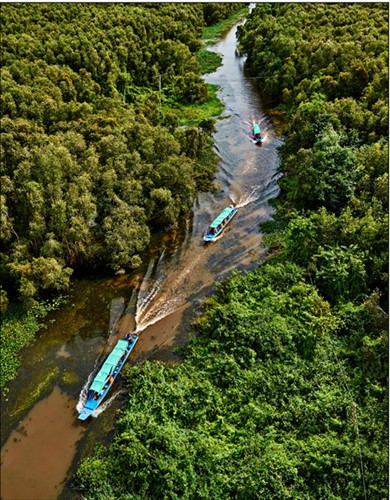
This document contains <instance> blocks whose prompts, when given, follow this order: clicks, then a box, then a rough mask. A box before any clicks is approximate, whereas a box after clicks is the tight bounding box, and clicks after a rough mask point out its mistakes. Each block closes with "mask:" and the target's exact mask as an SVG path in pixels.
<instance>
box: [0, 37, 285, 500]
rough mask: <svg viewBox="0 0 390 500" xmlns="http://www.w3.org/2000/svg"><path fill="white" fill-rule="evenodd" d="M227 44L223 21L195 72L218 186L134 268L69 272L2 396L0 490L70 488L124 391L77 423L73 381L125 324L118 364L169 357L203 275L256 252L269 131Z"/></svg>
mask: <svg viewBox="0 0 390 500" xmlns="http://www.w3.org/2000/svg"><path fill="white" fill-rule="evenodd" d="M235 47H236V28H233V29H232V30H230V31H229V32H228V33H227V34H226V36H225V37H224V38H223V39H222V40H221V41H220V42H219V43H217V44H216V45H215V46H213V47H212V49H211V50H214V51H216V52H218V53H220V54H221V55H222V56H223V65H222V66H221V67H220V68H219V69H218V70H217V71H216V72H215V73H213V74H210V75H207V78H206V79H207V82H209V83H214V84H217V85H218V86H219V88H220V90H219V98H220V99H221V100H222V101H223V102H224V103H225V111H224V114H223V116H222V119H221V120H218V123H217V129H218V131H217V132H216V133H215V136H214V139H215V144H216V150H217V151H218V154H219V156H220V168H219V170H218V174H217V176H216V182H217V183H218V185H219V186H220V191H219V192H217V193H210V192H209V193H200V194H199V195H198V197H197V199H196V200H195V202H194V205H193V208H192V210H191V211H190V213H189V214H188V215H187V216H186V217H185V218H183V220H182V222H181V224H180V225H179V228H178V229H177V230H175V231H173V232H171V233H170V234H164V235H157V236H156V237H155V238H154V239H153V244H152V245H151V249H150V251H149V253H148V255H147V258H145V259H144V260H145V266H144V268H142V269H141V270H140V271H138V272H136V273H133V274H131V275H122V276H115V277H112V278H90V279H78V280H75V281H74V282H73V284H72V290H71V292H70V297H69V301H68V303H67V304H66V305H65V306H63V307H62V308H61V309H60V310H58V311H55V312H53V313H51V314H50V315H49V316H48V318H47V319H46V322H45V329H43V330H42V331H41V333H40V335H39V336H38V337H37V338H36V340H35V341H34V342H33V343H32V344H31V345H30V346H28V348H27V349H26V350H25V352H24V356H23V361H22V367H21V368H20V370H19V373H18V376H17V377H16V378H15V380H13V381H12V382H11V383H10V384H9V392H8V396H3V399H2V409H1V424H2V500H11V499H12V500H16V499H18V498H22V499H23V500H29V499H31V500H33V499H34V500H38V499H44V500H49V499H52V498H64V499H69V498H72V497H73V498H76V497H75V495H74V493H73V492H72V490H70V489H69V488H68V486H67V485H66V483H65V481H66V479H67V478H69V477H70V476H71V473H72V471H73V470H74V468H75V466H76V464H77V462H78V461H79V460H80V459H81V458H83V457H84V456H86V455H88V454H89V453H90V452H91V451H92V449H93V447H94V445H95V443H96V442H98V441H101V442H105V441H106V440H107V439H109V437H110V432H111V431H112V429H113V426H114V423H115V419H116V415H117V410H118V409H119V408H120V407H121V404H122V402H123V398H125V391H124V389H123V388H121V381H120V377H119V379H118V384H117V385H116V387H115V388H114V389H113V392H112V393H111V394H109V397H108V399H107V402H106V403H107V404H104V406H103V410H105V411H101V412H100V414H99V415H98V417H97V418H94V419H91V420H90V421H89V422H88V423H87V425H85V426H83V425H81V424H80V423H78V421H77V412H76V405H77V403H78V402H79V399H80V397H81V392H82V388H83V387H84V388H86V385H85V384H86V381H87V380H88V379H90V380H91V379H92V376H93V373H94V372H95V371H96V370H97V369H98V368H99V366H100V363H101V362H102V360H103V359H104V357H105V356H106V355H107V354H108V352H110V349H111V348H112V346H113V345H114V344H115V342H116V340H117V339H119V338H121V337H122V336H124V335H125V333H127V331H129V330H134V329H136V330H137V331H138V332H139V333H140V338H139V341H138V343H137V344H136V346H135V348H134V350H133V352H132V354H131V356H130V358H129V361H128V364H129V365H132V364H136V363H141V362H143V361H144V360H145V359H151V360H162V361H177V360H178V358H177V356H176V355H175V354H173V352H172V351H173V349H174V348H175V347H177V346H181V345H183V344H185V343H186V342H187V341H188V338H189V336H190V333H189V332H190V325H191V321H192V320H193V319H194V317H195V316H196V314H197V312H198V311H199V309H200V304H201V301H202V299H204V298H205V297H206V296H207V295H209V294H210V293H211V292H212V290H213V289H214V285H215V282H216V281H218V280H221V279H224V278H225V277H226V276H227V275H228V274H229V273H230V272H231V271H232V270H233V269H240V270H248V269H252V268H254V267H256V266H258V265H259V263H261V262H262V259H263V257H264V251H263V250H262V248H261V238H262V236H261V233H260V232H259V223H261V222H263V221H265V220H267V219H269V218H270V217H271V216H272V213H273V210H272V208H271V207H270V205H269V204H268V200H269V199H270V198H274V197H276V196H277V194H278V188H277V185H276V180H277V175H278V174H277V168H278V154H277V149H278V146H279V145H280V139H279V138H278V136H277V134H276V133H275V131H274V130H273V129H272V127H271V123H270V120H269V119H268V117H267V115H266V114H265V113H264V112H263V111H262V103H261V100H260V97H259V94H258V93H257V91H256V89H255V87H254V82H253V79H251V78H246V76H245V72H244V69H245V59H244V58H241V57H237V56H236V55H235ZM254 116H255V117H257V118H258V119H259V120H261V122H262V124H263V125H262V127H263V129H264V132H265V133H266V135H267V140H266V141H265V142H264V144H262V145H261V147H257V146H255V145H254V144H252V143H251V140H250V128H249V122H250V120H251V117H254ZM232 201H233V202H234V203H235V204H236V205H237V206H238V207H239V210H238V212H237V215H236V216H235V218H234V219H233V221H232V222H231V224H230V225H229V227H228V229H227V230H226V231H225V232H224V234H223V237H222V238H220V239H219V240H218V241H216V242H215V243H212V244H209V245H203V243H202V236H203V233H204V231H205V229H206V228H207V226H208V225H209V224H210V222H211V221H212V220H213V219H214V218H215V217H216V216H217V215H218V213H219V212H220V211H221V210H222V209H223V208H225V207H226V206H228V205H230V203H231V202H232ZM64 485H65V486H64Z"/></svg>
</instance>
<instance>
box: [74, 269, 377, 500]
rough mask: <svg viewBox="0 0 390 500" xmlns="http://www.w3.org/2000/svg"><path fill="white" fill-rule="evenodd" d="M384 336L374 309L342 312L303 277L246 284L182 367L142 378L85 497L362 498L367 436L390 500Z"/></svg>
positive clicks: (91, 464) (281, 275) (137, 377)
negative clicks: (373, 319) (362, 475)
mask: <svg viewBox="0 0 390 500" xmlns="http://www.w3.org/2000/svg"><path fill="white" fill-rule="evenodd" d="M371 309H373V310H375V311H376V312H377V314H378V321H377V322H376V323H375V324H373V323H372V320H371V313H370V310H371ZM385 326H386V322H385V321H383V315H382V314H381V313H380V309H379V308H378V306H377V304H375V302H369V301H368V302H366V303H364V304H362V305H361V306H356V308H355V309H351V307H350V308H349V310H348V317H347V316H346V314H345V312H344V311H340V312H339V313H336V312H332V310H331V308H330V306H329V304H328V303H327V302H326V301H324V300H323V299H322V298H321V297H320V296H319V295H318V292H317V290H316V289H315V287H313V286H311V285H308V284H307V283H306V282H305V280H304V270H303V269H301V268H299V267H298V266H296V265H293V264H290V265H288V264H286V265H282V264H277V263H272V262H270V263H269V264H267V265H265V266H264V268H260V269H259V270H258V271H256V272H253V273H250V274H248V275H247V276H245V277H240V276H238V275H236V276H235V277H233V278H232V279H231V280H230V281H229V283H228V284H227V285H226V286H224V287H221V289H220V290H219V292H218V294H217V295H216V296H215V297H214V298H213V299H212V301H211V303H210V304H209V311H208V312H207V314H206V315H205V316H204V317H203V318H202V320H201V322H200V326H199V329H200V336H199V337H197V338H195V339H193V341H192V342H191V343H190V345H189V346H188V347H187V350H186V357H187V359H186V360H185V362H184V363H183V364H181V365H179V366H174V367H170V368H168V367H164V366H163V365H160V364H157V363H154V364H153V363H145V364H144V365H143V366H142V367H141V368H133V369H131V371H130V370H129V401H128V406H127V409H126V411H124V412H123V414H122V417H121V418H120V420H119V422H118V425H117V430H116V435H115V438H114V440H113V442H112V443H111V445H110V447H109V448H108V449H107V448H106V447H100V448H99V449H98V451H97V453H96V454H95V455H94V456H93V457H91V458H88V459H86V460H85V461H84V462H83V463H82V465H81V468H80V469H79V472H78V485H79V487H81V488H85V495H86V498H90V499H92V498H116V499H125V498H126V499H130V498H243V499H244V498H245V499H246V498H272V499H273V498H280V499H285V498H297V499H298V498H299V499H300V498H329V499H332V498H333V499H336V498H338V499H344V498H362V484H361V478H360V455H359V439H358V436H357V423H358V425H359V431H360V439H361V443H360V444H361V445H362V454H363V461H364V466H365V481H366V487H367V491H368V493H369V497H370V498H384V497H385V496H386V488H387V479H386V463H387V455H386V447H385V446H384V441H383V438H384V436H385V435H386V427H387V424H386V414H387V405H386V404H385V402H383V401H381V400H382V398H383V396H384V395H385V392H386V391H385V388H384V386H383V383H384V379H385V377H386V372H385V371H382V369H383V370H384V369H385V359H386V342H385V341H384V338H385V337H384V332H383V329H384V328H385ZM353 330H355V331H354V335H353V336H350V335H349V333H350V332H351V331H353ZM359 345H360V346H361V347H360V349H356V347H357V346H359ZM344 351H346V352H348V353H349V358H347V357H345V356H343V358H342V359H343V360H342V362H341V361H340V358H341V355H342V353H343V352H344ZM362 357H363V359H362ZM379 359H380V360H381V362H379ZM362 361H363V362H364V364H365V370H366V371H367V374H369V376H367V378H366V379H364V378H362V373H361V362H362ZM345 384H348V389H349V391H351V394H352V398H354V400H355V401H357V405H358V406H357V407H355V406H354V404H355V403H354V402H353V401H352V400H351V394H349V392H348V391H347V390H346V387H345ZM362 389H364V390H362ZM357 413H358V417H357V416H356V414H357ZM356 418H358V422H357V421H356ZM104 495H106V496H104Z"/></svg>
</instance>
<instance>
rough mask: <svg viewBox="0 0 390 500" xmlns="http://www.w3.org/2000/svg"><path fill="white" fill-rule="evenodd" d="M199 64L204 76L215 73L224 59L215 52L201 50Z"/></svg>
mask: <svg viewBox="0 0 390 500" xmlns="http://www.w3.org/2000/svg"><path fill="white" fill-rule="evenodd" d="M198 62H199V67H200V71H201V73H202V75H206V74H207V73H214V71H216V70H217V69H218V68H219V67H220V66H221V65H222V57H221V56H220V55H219V54H216V53H215V52H211V51H210V50H207V49H201V50H200V51H199V54H198Z"/></svg>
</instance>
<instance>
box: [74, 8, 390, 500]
mask: <svg viewBox="0 0 390 500" xmlns="http://www.w3.org/2000/svg"><path fill="white" fill-rule="evenodd" d="M239 32H240V33H239V37H240V38H239V43H240V48H241V49H242V51H243V52H244V53H246V54H247V56H248V61H249V63H250V64H251V65H252V68H253V70H254V72H255V73H256V74H257V76H258V81H259V84H260V85H261V90H262V92H264V94H266V95H267V96H268V100H269V102H273V104H274V105H275V106H276V109H279V110H280V112H283V113H284V114H285V116H286V122H287V126H286V128H285V131H284V144H283V146H282V148H281V151H280V154H281V165H280V170H281V172H283V177H282V178H281V179H280V181H279V184H280V187H281V195H280V197H279V198H278V199H277V200H275V201H274V204H275V207H276V209H277V211H276V214H275V217H274V220H273V221H270V222H267V223H266V224H263V225H262V231H264V232H265V233H266V237H265V245H266V246H267V248H268V249H269V257H268V259H267V260H266V262H265V263H264V265H262V266H261V267H259V268H258V269H257V270H255V271H252V272H248V273H245V274H240V273H238V272H233V273H232V275H231V277H230V279H229V280H228V281H227V282H226V283H225V284H223V285H220V286H219V287H218V289H217V292H216V293H215V295H214V296H213V297H211V298H210V299H209V300H208V301H207V302H206V304H205V310H204V313H203V315H202V316H201V317H200V318H199V320H198V323H197V325H196V335H195V336H194V337H193V339H191V340H190V342H189V343H188V344H187V345H186V346H185V347H184V348H183V349H182V350H181V355H182V357H183V363H181V364H178V365H175V366H165V365H163V364H162V363H157V362H148V361H146V362H145V363H143V364H142V366H139V367H135V368H134V367H132V368H131V369H128V367H125V370H124V371H125V373H126V375H127V378H128V385H129V396H128V398H129V399H128V402H127V405H126V406H125V408H124V409H123V410H122V411H121V414H120V418H119V420H118V423H117V426H116V429H115V435H114V437H113V439H112V441H111V443H110V445H109V446H108V447H105V446H102V445H97V446H96V449H95V451H94V453H93V454H92V455H91V456H90V457H88V458H85V459H84V460H82V462H81V464H80V467H79V469H78V472H77V473H76V476H75V486H76V487H77V488H78V490H79V491H81V492H82V494H83V495H84V498H86V499H92V498H132V496H133V492H134V494H136V495H137V498H148V499H149V498H163V497H164V498H195V497H196V498H294V499H300V498H327V499H333V500H336V499H337V500H338V499H343V498H386V497H387V496H388V479H389V476H388V446H387V444H388V274H387V273H388V9H387V6H386V5H383V4H302V3H300V4H258V5H257V7H256V8H255V9H254V11H253V13H252V14H251V15H250V16H249V17H248V21H247V22H246V24H245V25H244V26H243V27H242V28H240V29H239ZM302 77H303V78H302ZM124 471H125V473H124Z"/></svg>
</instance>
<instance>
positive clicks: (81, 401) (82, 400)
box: [76, 363, 96, 413]
mask: <svg viewBox="0 0 390 500" xmlns="http://www.w3.org/2000/svg"><path fill="white" fill-rule="evenodd" d="M95 372H96V363H95V367H94V369H93V371H92V372H91V373H90V374H89V375H88V379H87V381H86V382H85V384H84V385H83V387H82V389H81V391H80V396H79V400H78V401H77V404H76V410H77V412H78V413H81V411H82V409H83V408H84V405H85V403H86V402H87V399H88V389H89V386H90V385H91V382H92V379H93V377H94V376H95Z"/></svg>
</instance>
